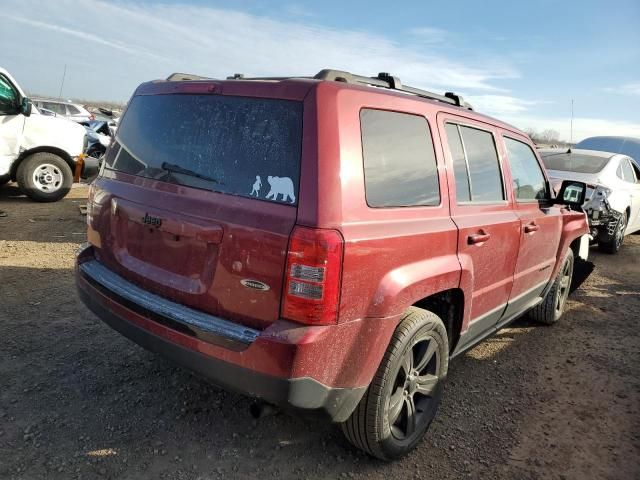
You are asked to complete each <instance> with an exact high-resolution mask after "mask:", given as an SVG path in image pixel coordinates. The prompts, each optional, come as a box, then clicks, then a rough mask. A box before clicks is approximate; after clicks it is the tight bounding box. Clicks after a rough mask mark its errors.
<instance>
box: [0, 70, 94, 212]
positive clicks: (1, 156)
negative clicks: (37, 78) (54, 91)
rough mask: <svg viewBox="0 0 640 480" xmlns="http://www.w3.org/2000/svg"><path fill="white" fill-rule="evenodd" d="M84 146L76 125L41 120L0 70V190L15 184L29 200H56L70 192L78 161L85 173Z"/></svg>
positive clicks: (81, 130) (83, 136) (83, 135)
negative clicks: (8, 184)
mask: <svg viewBox="0 0 640 480" xmlns="http://www.w3.org/2000/svg"><path fill="white" fill-rule="evenodd" d="M85 146H86V130H85V128H84V127H83V126H82V125H79V124H77V123H75V122H70V121H69V120H66V119H64V118H58V117H52V116H46V115H41V114H40V113H39V112H38V111H37V110H36V109H35V108H32V104H31V100H29V99H28V98H27V97H26V96H25V94H24V92H23V91H22V89H21V88H20V86H19V85H18V83H17V82H16V81H15V80H14V79H13V78H12V77H11V75H9V72H7V71H6V70H4V69H3V68H0V185H2V184H4V183H7V182H8V181H10V180H15V181H17V182H18V186H19V187H20V189H21V190H22V191H23V192H24V193H25V194H26V195H27V196H29V197H30V198H32V199H33V200H36V201H40V202H55V201H57V200H60V199H61V198H63V197H64V196H65V195H66V194H67V192H68V191H69V190H70V189H71V185H72V184H73V180H74V171H75V169H76V164H77V162H78V161H80V163H81V165H82V168H83V170H85V171H86V169H85V168H84V167H85V165H84V153H83V152H84V149H85ZM83 175H84V174H83Z"/></svg>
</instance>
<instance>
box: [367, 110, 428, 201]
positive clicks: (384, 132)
mask: <svg viewBox="0 0 640 480" xmlns="http://www.w3.org/2000/svg"><path fill="white" fill-rule="evenodd" d="M360 125H361V129H362V155H363V160H364V179H365V194H366V199H367V204H368V205H369V206H370V207H408V206H424V205H439V204H440V188H439V183H438V169H437V165H436V157H435V152H434V150H433V141H432V139H431V130H430V128H429V124H428V123H427V120H426V119H425V118H424V117H421V116H418V115H411V114H407V113H398V112H389V111H384V110H373V109H363V110H362V111H361V112H360Z"/></svg>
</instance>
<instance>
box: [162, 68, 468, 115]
mask: <svg viewBox="0 0 640 480" xmlns="http://www.w3.org/2000/svg"><path fill="white" fill-rule="evenodd" d="M290 78H313V79H316V80H331V81H334V82H345V83H351V84H362V85H370V86H373V87H380V88H388V89H390V90H397V91H399V92H404V93H410V94H412V95H416V96H418V97H422V98H428V99H429V100H436V101H438V102H442V103H447V104H449V105H455V106H456V107H462V108H466V109H467V110H473V107H472V106H471V105H470V104H469V103H467V102H465V101H464V98H462V96H460V95H456V94H455V93H453V92H446V93H445V94H444V95H440V94H438V93H433V92H429V91H427V90H421V89H419V88H415V87H410V86H408V85H403V84H402V82H401V81H400V79H399V78H398V77H394V76H393V75H391V74H389V73H387V72H380V73H378V75H377V76H376V77H365V76H363V75H354V74H353V73H349V72H345V71H343V70H331V69H324V70H320V71H319V72H318V73H316V74H315V75H314V76H313V77H304V76H302V77H245V76H244V75H243V74H242V73H234V74H233V75H231V76H229V77H227V80H272V81H279V80H287V79H290ZM185 80H186V81H188V80H212V79H211V78H209V77H202V76H200V75H194V74H191V73H172V74H171V75H169V76H168V77H167V81H169V82H179V81H185Z"/></svg>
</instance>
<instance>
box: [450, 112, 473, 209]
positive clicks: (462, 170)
mask: <svg viewBox="0 0 640 480" xmlns="http://www.w3.org/2000/svg"><path fill="white" fill-rule="evenodd" d="M458 128H459V127H458V125H454V124H453V123H447V124H446V125H445V130H446V132H447V140H448V142H449V150H450V151H451V160H452V161H453V175H454V177H455V179H456V200H457V201H458V203H460V202H470V201H471V188H470V186H469V166H468V165H467V157H466V156H465V154H464V148H463V146H462V138H461V137H460V130H458Z"/></svg>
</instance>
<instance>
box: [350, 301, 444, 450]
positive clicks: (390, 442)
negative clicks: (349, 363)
mask: <svg viewBox="0 0 640 480" xmlns="http://www.w3.org/2000/svg"><path fill="white" fill-rule="evenodd" d="M448 346H449V342H448V340H447V331H446V330H445V327H444V324H443V323H442V320H440V318H439V317H438V316H437V315H435V314H434V313H432V312H429V311H426V310H422V309H420V308H416V307H411V308H410V309H409V310H408V311H407V313H406V314H405V316H404V318H403V319H402V321H401V322H400V324H399V325H398V327H397V328H396V331H395V332H394V334H393V337H392V339H391V342H390V344H389V347H388V348H387V351H386V353H385V355H384V358H383V359H382V362H381V363H380V366H379V367H378V371H377V372H376V375H375V377H374V378H373V380H372V382H371V384H370V385H369V388H368V389H367V391H366V392H365V394H364V396H363V397H362V400H360V403H359V404H358V406H357V407H356V409H355V410H354V412H353V413H352V414H351V416H350V417H349V419H348V420H347V421H346V422H344V423H342V431H343V432H344V434H345V436H346V437H347V439H348V440H349V442H351V443H352V444H353V445H354V446H356V447H357V448H359V449H361V450H363V451H364V452H366V453H368V454H369V455H371V456H374V457H377V458H379V459H381V460H393V459H396V458H400V457H402V456H403V455H406V454H407V453H409V452H410V451H411V450H413V449H414V448H415V446H416V445H417V444H418V443H419V442H420V440H422V438H423V437H424V435H425V433H426V432H427V429H428V428H429V425H430V424H431V421H432V420H433V418H434V417H435V415H436V411H437V409H438V406H439V404H440V400H441V398H442V392H443V389H444V382H445V379H446V376H447V370H448V366H449V349H448Z"/></svg>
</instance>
